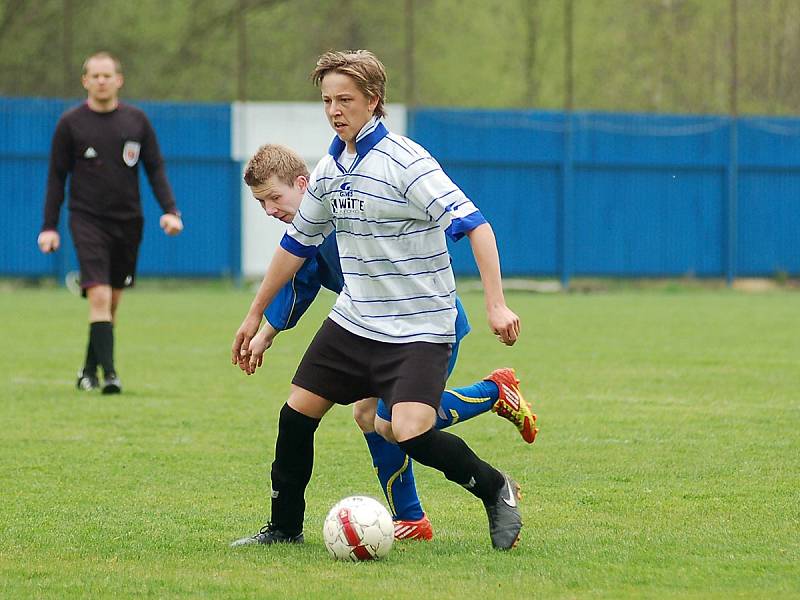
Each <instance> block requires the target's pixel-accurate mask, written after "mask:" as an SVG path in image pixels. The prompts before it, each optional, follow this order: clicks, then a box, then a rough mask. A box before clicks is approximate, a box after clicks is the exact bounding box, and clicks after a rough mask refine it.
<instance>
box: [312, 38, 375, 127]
mask: <svg viewBox="0 0 800 600" xmlns="http://www.w3.org/2000/svg"><path fill="white" fill-rule="evenodd" d="M330 71H334V72H336V73H342V74H344V75H349V76H350V77H352V78H353V80H354V81H355V82H356V85H357V86H358V88H359V89H360V90H361V91H362V92H363V94H364V95H365V96H366V97H367V98H373V97H375V96H377V97H378V104H377V105H376V106H375V111H374V113H373V114H374V115H375V116H376V117H385V116H386V110H385V109H384V106H383V105H384V102H385V101H386V68H385V67H384V66H383V63H382V62H381V61H379V60H378V58H377V57H376V56H375V55H374V54H373V53H372V52H370V51H369V50H345V51H341V52H326V53H325V54H323V55H322V56H320V57H319V59H317V66H316V67H315V68H314V70H313V71H312V73H311V80H312V81H313V82H314V85H317V86H318V85H320V84H321V83H322V79H323V78H324V77H325V75H327V74H328V73H329V72H330Z"/></svg>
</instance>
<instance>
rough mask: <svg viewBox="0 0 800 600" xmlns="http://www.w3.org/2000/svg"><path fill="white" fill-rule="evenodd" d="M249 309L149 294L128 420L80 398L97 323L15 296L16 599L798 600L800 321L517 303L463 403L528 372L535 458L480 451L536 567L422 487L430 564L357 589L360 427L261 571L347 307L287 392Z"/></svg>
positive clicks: (8, 308)
mask: <svg viewBox="0 0 800 600" xmlns="http://www.w3.org/2000/svg"><path fill="white" fill-rule="evenodd" d="M250 297H251V294H250V292H248V291H234V290H230V289H222V288H219V289H216V288H214V287H208V286H206V287H204V288H182V287H177V288H176V289H154V288H152V287H150V288H145V289H139V290H137V291H135V292H132V293H129V294H128V295H127V296H126V298H125V301H124V303H123V306H122V311H121V314H120V317H121V318H120V322H119V324H118V327H117V339H118V343H117V357H118V360H117V362H118V368H119V370H120V374H121V376H122V378H123V379H122V380H123V385H124V387H125V392H124V394H123V395H121V396H119V397H103V396H100V395H97V394H89V395H87V394H82V393H79V392H77V391H75V390H74V387H73V386H74V383H75V377H74V376H75V372H76V370H77V368H78V366H79V365H80V363H81V361H82V357H83V352H84V343H85V342H84V341H85V334H86V325H85V311H86V307H85V304H84V303H83V301H81V300H79V299H76V298H75V297H72V296H70V295H69V294H68V293H67V292H65V291H62V290H55V289H53V290H25V289H23V290H15V291H4V292H0V313H1V314H2V315H3V317H2V328H1V329H0V339H2V344H1V345H0V369H1V370H0V423H2V427H0V455H1V456H2V461H1V462H0V500H1V502H0V597H2V598H39V597H42V598H45V597H46V598H104V597H112V596H113V597H153V598H168V597H177V596H180V597H203V596H208V597H213V598H326V599H335V598H371V597H384V598H409V597H421V598H477V597H481V598H504V599H507V600H510V599H516V598H534V597H542V598H624V597H637V598H642V597H647V598H664V597H676V598H707V597H712V598H728V597H748V598H749V597H760V598H784V597H798V598H800V508H799V507H800V492H799V491H798V489H799V487H800V433H799V432H800V400H799V398H800V341H799V340H798V321H799V320H800V295H798V294H797V293H788V292H775V293H768V294H758V295H756V294H753V295H745V294H741V293H737V292H732V291H728V290H719V291H702V290H683V291H682V290H677V291H674V290H673V291H658V292H647V291H620V292H615V293H605V294H589V295H578V294H574V295H548V296H545V295H533V294H524V293H512V294H509V303H510V305H511V306H512V308H514V309H515V310H516V311H517V312H518V313H519V314H520V316H521V317H522V320H523V338H522V339H521V341H520V342H519V343H518V344H517V345H516V346H515V347H513V348H511V349H508V348H505V347H503V346H501V345H500V344H499V343H497V342H496V341H495V340H494V339H493V337H492V336H491V335H490V334H489V332H488V330H487V328H486V326H485V318H484V313H483V310H482V299H481V296H480V295H479V294H476V293H468V294H466V296H465V304H466V305H467V308H468V310H469V311H470V314H471V315H472V323H473V328H474V331H473V333H472V334H470V336H469V337H468V338H467V340H466V342H465V344H464V346H463V348H462V352H461V355H460V362H459V365H458V368H457V369H456V372H455V373H454V375H453V377H452V379H451V384H455V385H459V384H466V383H469V382H472V381H473V380H475V379H477V378H480V377H481V376H483V375H485V374H486V373H488V372H489V371H490V370H491V369H493V368H495V367H498V366H503V365H509V366H515V367H516V368H517V371H518V374H519V375H520V376H521V379H522V381H523V386H524V387H523V390H524V391H525V392H526V394H527V396H528V398H529V399H530V400H532V402H533V403H534V405H535V409H536V411H537V412H538V413H539V417H540V425H541V433H540V437H539V439H538V440H537V442H536V444H535V445H534V446H528V445H526V444H524V443H522V441H521V439H520V438H519V437H518V435H517V433H516V430H515V429H514V428H513V427H512V426H511V425H510V424H509V423H508V422H506V421H503V420H502V419H500V418H498V417H496V416H495V415H492V414H489V415H484V416H481V417H478V418H476V419H474V420H472V421H469V422H466V423H463V424H460V425H458V426H456V427H455V428H454V429H453V430H452V431H453V432H454V433H458V434H460V435H461V436H463V437H464V438H465V439H466V440H467V441H468V442H469V443H470V445H471V446H472V447H473V448H474V449H476V450H477V451H478V452H479V453H480V454H481V455H482V456H483V457H484V458H486V459H487V460H490V461H491V462H493V463H494V464H495V465H497V466H498V467H499V468H501V469H504V470H507V471H508V472H509V473H510V474H512V475H513V476H514V477H515V478H516V479H517V480H518V481H519V482H520V483H521V484H522V486H523V493H524V500H523V503H522V512H523V518H524V519H525V527H524V529H523V538H522V541H521V544H520V547H519V548H518V549H517V550H515V551H513V552H509V553H499V552H496V551H493V550H492V549H491V547H490V544H489V540H488V532H487V527H486V517H485V514H484V512H483V508H482V506H481V505H480V503H479V502H478V501H476V500H475V499H474V498H473V497H472V496H470V495H469V494H467V493H466V492H464V491H463V490H462V489H460V488H459V487H457V486H455V485H454V484H452V483H449V482H447V481H446V480H445V479H444V478H443V477H441V476H440V475H439V474H438V473H435V472H432V471H430V470H427V469H425V468H423V467H419V466H418V467H417V470H416V475H417V480H418V484H419V488H420V492H421V495H422V498H423V502H424V504H425V508H426V510H427V511H428V514H429V515H430V517H431V519H432V521H433V523H434V528H435V532H436V534H435V538H434V541H433V542H432V543H428V544H424V543H403V544H398V545H396V546H395V549H394V550H392V553H391V554H390V555H389V557H388V558H387V560H385V561H383V562H379V563H374V564H367V563H364V564H349V563H348V564H344V563H334V562H332V561H331V560H329V559H328V556H327V553H326V551H325V549H324V547H323V545H322V540H321V526H322V521H323V519H324V516H325V514H326V513H327V510H328V508H329V507H330V506H331V505H332V504H333V503H334V502H335V501H336V500H338V499H339V498H341V497H343V496H346V495H350V494H353V493H368V494H370V495H374V496H379V495H380V490H379V487H378V484H377V481H376V480H375V478H374V475H373V473H372V468H371V463H370V461H369V457H368V452H367V449H366V445H365V443H364V441H363V438H362V437H361V436H360V434H358V433H357V431H356V428H355V425H354V424H353V423H352V419H351V416H350V411H349V409H348V408H341V407H339V408H337V409H334V411H332V412H331V413H330V414H329V415H328V416H327V417H326V418H325V420H324V421H323V423H322V425H321V427H320V429H319V431H318V433H317V447H316V448H317V449H316V465H315V471H314V477H313V479H312V482H311V485H310V487H309V492H308V496H307V499H308V511H307V515H306V540H307V543H306V544H305V545H304V546H292V547H275V548H264V547H259V548H242V549H237V550H235V551H234V550H232V549H230V548H228V543H229V542H230V541H231V540H232V539H234V538H237V537H239V536H242V535H245V534H250V533H253V532H254V531H255V530H257V529H258V527H260V526H261V525H262V524H263V522H264V521H265V519H266V517H267V516H268V515H267V507H268V501H267V493H268V488H269V480H268V471H269V464H270V462H271V460H272V453H273V449H274V443H275V434H276V417H277V413H278V410H279V408H280V406H281V404H282V403H283V401H284V400H285V397H286V394H287V390H288V385H289V379H290V377H291V375H292V373H293V368H294V366H295V365H296V363H297V361H298V359H299V357H300V355H301V353H302V351H303V350H304V348H305V345H306V344H307V342H308V340H309V339H310V336H311V335H312V334H313V332H314V331H315V330H316V326H317V325H318V323H319V322H320V320H321V319H322V317H323V316H324V315H325V313H326V312H327V311H326V307H327V306H329V305H330V300H331V297H330V296H326V297H324V298H322V299H320V301H318V303H317V306H316V307H315V309H314V310H313V311H312V313H310V314H309V315H308V317H307V318H306V320H305V322H304V323H303V324H301V326H300V327H298V329H297V331H296V332H293V333H290V334H284V335H282V336H281V337H279V338H278V340H277V342H276V345H275V347H273V348H272V349H271V350H270V351H269V353H268V355H267V361H268V362H267V366H266V367H265V368H264V369H263V370H262V371H261V372H259V373H258V374H257V375H255V376H253V377H249V378H248V377H245V376H244V375H242V374H241V373H240V372H239V371H238V370H237V369H235V368H234V367H232V366H231V365H230V364H229V348H230V342H231V339H232V337H233V333H234V331H235V330H236V328H237V327H238V325H239V323H240V320H241V318H242V316H243V315H244V312H245V310H246V308H247V306H248V305H249V302H250Z"/></svg>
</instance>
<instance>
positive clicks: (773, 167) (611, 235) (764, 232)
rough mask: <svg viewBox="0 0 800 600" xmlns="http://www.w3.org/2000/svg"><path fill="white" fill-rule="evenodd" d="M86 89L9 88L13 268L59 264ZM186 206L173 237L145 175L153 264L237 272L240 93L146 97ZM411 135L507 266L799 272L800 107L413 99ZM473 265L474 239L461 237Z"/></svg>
mask: <svg viewBox="0 0 800 600" xmlns="http://www.w3.org/2000/svg"><path fill="white" fill-rule="evenodd" d="M72 104H74V101H63V100H42V99H29V98H16V99H0V186H2V189H3V195H2V197H1V198H0V232H2V233H0V275H12V276H41V275H57V276H58V275H62V274H63V273H64V272H65V271H67V270H70V269H73V268H75V264H76V262H75V257H74V254H73V251H72V249H71V243H70V240H69V236H68V233H67V231H66V228H65V227H64V225H65V222H66V219H65V218H64V216H63V214H62V219H61V223H62V235H63V237H64V248H63V251H61V252H59V253H57V254H55V255H51V256H44V255H42V254H40V253H39V251H38V248H37V247H36V235H37V233H38V231H39V227H40V225H41V219H42V204H43V199H44V188H45V182H46V174H47V163H48V154H49V146H50V139H51V136H52V132H53V129H54V127H55V123H56V121H57V119H58V117H59V115H60V114H61V113H62V112H63V111H64V110H65V109H66V108H67V107H68V106H69V105H72ZM137 104H138V105H139V106H141V107H142V108H143V109H144V110H145V111H146V112H147V113H148V115H149V116H150V118H151V120H152V122H153V125H154V127H155V129H156V132H157V133H158V136H159V141H160V143H161V146H162V151H163V153H164V156H165V158H166V161H167V171H168V177H169V179H170V182H171V183H172V186H173V188H174V190H175V195H176V198H177V200H178V204H179V206H180V207H181V209H182V210H183V212H184V217H185V221H186V224H187V228H186V231H185V232H184V234H183V235H181V236H179V237H177V238H170V239H168V238H166V237H165V236H164V235H162V234H161V232H160V231H159V229H158V227H157V222H158V213H159V208H158V205H157V203H156V202H155V200H154V199H153V198H152V194H151V191H150V186H149V184H148V183H146V182H144V181H143V182H142V186H141V187H142V192H143V206H144V208H145V219H146V225H145V239H144V242H143V245H142V252H141V257H140V269H139V271H140V273H141V274H143V275H170V276H174V275H178V276H219V275H237V274H238V273H239V271H240V265H241V256H240V252H241V251H240V247H241V240H240V235H241V221H240V219H241V215H240V182H239V179H240V170H241V166H240V165H239V164H238V163H237V162H235V161H233V160H232V158H231V156H230V149H231V139H230V138H231V122H230V120H231V117H230V113H231V111H230V106H229V105H205V104H202V105H201V104H189V105H187V104H170V103H137ZM408 117H409V134H410V136H411V137H413V138H414V139H416V140H417V141H419V142H420V143H421V144H423V145H424V146H425V147H426V148H427V149H428V150H430V151H431V153H432V154H433V155H434V156H435V157H436V158H437V159H438V160H439V162H440V163H441V164H442V166H443V167H444V168H445V170H446V171H447V172H448V174H449V175H450V176H451V177H452V178H453V179H454V180H455V181H456V182H457V183H458V184H459V185H460V186H461V187H462V188H463V189H464V190H465V191H466V192H467V194H468V195H469V196H470V197H472V198H473V199H474V200H475V201H476V203H477V204H478V205H479V207H480V208H481V210H482V212H483V213H484V214H485V215H486V216H487V218H488V219H489V220H490V221H491V222H492V224H493V226H494V227H495V230H496V232H497V237H498V243H499V245H500V250H501V257H502V261H503V271H504V273H505V274H506V275H534V276H548V277H560V278H561V279H562V280H563V281H565V282H566V281H568V280H569V279H570V278H571V277H572V276H576V275H579V276H595V275H598V276H623V277H637V276H654V277H657V276H683V275H687V274H691V275H696V276H699V277H720V276H722V277H727V278H728V279H729V280H730V279H732V278H733V277H736V276H772V275H775V274H778V273H785V274H787V275H792V276H796V275H800V119H772V118H769V119H767V118H755V117H748V118H740V119H736V120H733V119H730V118H728V117H720V116H664V115H631V114H624V115H623V114H606V113H574V114H571V115H567V114H564V113H556V112H538V111H478V110H452V109H447V110H444V109H442V110H434V109H421V110H416V111H411V112H410V113H409V115H408ZM451 251H452V254H453V264H454V267H455V270H456V272H457V273H459V274H476V273H477V270H476V267H475V264H474V260H473V258H472V255H471V252H470V248H469V244H468V242H461V243H459V244H455V245H453V246H452V248H451Z"/></svg>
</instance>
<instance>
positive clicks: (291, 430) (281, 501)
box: [271, 404, 320, 535]
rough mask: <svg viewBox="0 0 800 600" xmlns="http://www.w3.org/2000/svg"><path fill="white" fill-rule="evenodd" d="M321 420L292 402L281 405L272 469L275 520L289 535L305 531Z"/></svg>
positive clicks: (278, 526)
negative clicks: (307, 414)
mask: <svg viewBox="0 0 800 600" xmlns="http://www.w3.org/2000/svg"><path fill="white" fill-rule="evenodd" d="M319 422H320V419H314V418H312V417H307V416H306V415H304V414H302V413H299V412H297V411H296V410H294V409H293V408H292V407H290V406H289V405H288V404H284V405H283V408H281V416H280V420H279V421H278V441H277V442H276V443H275V461H274V462H273V463H272V473H271V474H272V518H271V522H272V524H273V526H274V527H275V528H276V529H280V530H281V531H282V532H283V533H286V534H288V535H297V534H298V533H300V532H301V531H303V515H304V514H305V510H306V501H305V490H306V486H307V485H308V482H309V480H310V479H311V469H312V468H313V466H314V432H315V431H316V430H317V426H318V425H319Z"/></svg>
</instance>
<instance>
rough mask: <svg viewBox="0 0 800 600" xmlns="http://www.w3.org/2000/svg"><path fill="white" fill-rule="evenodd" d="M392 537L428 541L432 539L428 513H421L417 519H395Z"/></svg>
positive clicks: (431, 527)
mask: <svg viewBox="0 0 800 600" xmlns="http://www.w3.org/2000/svg"><path fill="white" fill-rule="evenodd" d="M394 539H396V540H420V541H425V542H429V541H430V540H432V539H433V526H432V525H431V521H430V519H428V515H422V518H421V519H419V520H417V521H395V522H394Z"/></svg>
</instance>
